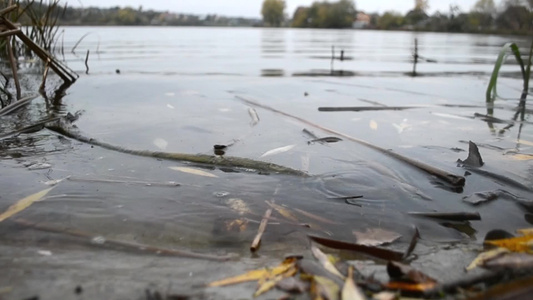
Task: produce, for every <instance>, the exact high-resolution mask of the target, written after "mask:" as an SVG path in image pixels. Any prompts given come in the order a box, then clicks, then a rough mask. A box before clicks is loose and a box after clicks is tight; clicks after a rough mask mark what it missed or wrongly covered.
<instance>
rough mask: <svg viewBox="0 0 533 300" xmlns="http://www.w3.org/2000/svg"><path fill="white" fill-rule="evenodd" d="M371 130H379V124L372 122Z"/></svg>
mask: <svg viewBox="0 0 533 300" xmlns="http://www.w3.org/2000/svg"><path fill="white" fill-rule="evenodd" d="M370 129H372V130H378V122H376V121H374V120H370Z"/></svg>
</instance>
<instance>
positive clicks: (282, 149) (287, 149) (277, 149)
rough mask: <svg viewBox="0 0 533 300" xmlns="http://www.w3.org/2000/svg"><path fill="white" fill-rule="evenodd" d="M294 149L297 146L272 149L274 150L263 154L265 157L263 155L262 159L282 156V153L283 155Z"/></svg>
mask: <svg viewBox="0 0 533 300" xmlns="http://www.w3.org/2000/svg"><path fill="white" fill-rule="evenodd" d="M294 147H296V145H288V146H284V147H279V148H276V149H272V150H269V151H267V152H265V153H263V155H261V157H266V156H270V155H276V154H280V153H283V152H287V151H290V150H291V149H292V148H294Z"/></svg>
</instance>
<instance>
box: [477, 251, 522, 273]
mask: <svg viewBox="0 0 533 300" xmlns="http://www.w3.org/2000/svg"><path fill="white" fill-rule="evenodd" d="M500 249H501V248H500ZM483 268H485V269H489V270H501V269H507V270H513V271H518V270H532V269H533V255H531V254H526V253H508V254H505V255H501V256H498V257H495V258H493V259H491V260H489V261H486V262H485V263H484V264H483Z"/></svg>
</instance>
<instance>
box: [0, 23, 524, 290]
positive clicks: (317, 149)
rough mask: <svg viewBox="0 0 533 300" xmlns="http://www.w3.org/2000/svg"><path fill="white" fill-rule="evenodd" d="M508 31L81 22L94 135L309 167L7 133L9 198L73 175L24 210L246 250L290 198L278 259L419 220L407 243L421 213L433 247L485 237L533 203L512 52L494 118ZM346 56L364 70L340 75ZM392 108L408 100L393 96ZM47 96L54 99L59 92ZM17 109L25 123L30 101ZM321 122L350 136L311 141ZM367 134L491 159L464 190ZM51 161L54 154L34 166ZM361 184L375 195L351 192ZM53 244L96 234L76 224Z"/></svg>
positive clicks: (78, 61)
mask: <svg viewBox="0 0 533 300" xmlns="http://www.w3.org/2000/svg"><path fill="white" fill-rule="evenodd" d="M84 35H85V37H84ZM415 38H416V39H418V44H419V54H420V55H421V56H422V57H423V58H424V59H425V60H424V61H422V62H420V64H419V65H418V66H417V71H418V72H419V75H420V76H417V77H411V76H407V74H408V73H409V72H411V70H412V60H411V57H412V51H413V45H414V39H415ZM80 39H82V40H81V42H79V41H80ZM508 41H516V42H518V43H519V44H521V45H525V44H526V43H525V40H523V39H522V38H517V37H502V36H487V35H466V34H436V33H411V32H379V31H352V30H338V31H337V30H293V29H237V28H159V27H142V28H127V27H120V28H118V27H73V28H66V29H65V32H64V50H65V51H64V55H63V56H62V57H63V58H64V59H65V61H66V62H67V63H68V65H69V66H70V67H71V68H72V69H74V70H75V71H76V72H78V73H79V74H80V79H79V80H78V81H77V82H76V83H75V84H74V85H73V86H71V87H70V88H69V89H68V90H67V94H66V95H65V97H64V98H63V104H64V106H63V107H62V110H63V111H69V112H72V113H74V112H76V111H80V112H81V117H80V119H79V120H78V121H76V122H75V124H76V125H77V126H78V128H79V130H80V131H81V132H83V134H84V135H85V136H88V137H91V138H94V139H97V140H101V141H105V142H107V143H110V144H113V145H117V146H120V147H124V148H127V149H136V150H149V151H165V152H173V153H186V154H209V155H213V146H214V145H217V144H218V145H220V144H222V145H232V146H231V147H229V148H228V149H227V151H226V154H225V155H228V156H234V157H243V158H249V159H254V160H260V161H266V162H271V163H275V164H278V165H283V166H286V167H289V168H292V169H297V170H301V171H304V172H306V173H307V174H309V177H306V178H302V177H297V176H289V175H276V174H270V175H264V174H262V175H258V174H256V173H253V172H252V173H250V172H246V171H243V170H238V169H230V170H228V169H224V168H216V167H210V166H205V165H197V164H191V163H187V162H177V161H171V160H164V159H155V158H149V157H138V156H134V155H129V154H123V153H119V152H116V151H110V150H108V149H103V148H101V147H98V146H91V145H88V144H86V143H82V142H79V141H77V140H73V139H68V138H64V137H62V136H60V135H58V134H57V133H54V132H52V131H49V130H43V131H40V132H38V133H34V134H28V135H20V136H18V137H14V138H11V139H8V140H4V141H3V151H4V154H3V155H2V157H3V158H2V161H1V168H2V174H5V175H3V178H2V189H3V191H4V193H3V196H2V198H0V205H1V207H2V209H3V208H4V207H7V206H9V205H10V204H12V203H14V202H15V201H16V200H17V199H21V198H23V197H25V196H27V195H29V194H32V193H34V192H37V191H39V190H42V189H45V188H47V187H48V186H47V185H46V183H49V182H50V181H51V180H58V179H65V180H64V181H61V182H60V183H59V184H57V185H56V186H55V187H54V189H53V190H52V191H51V192H50V194H49V196H47V198H45V200H43V201H41V202H39V203H38V204H35V205H33V206H32V207H30V208H29V209H27V210H25V211H24V212H22V213H21V214H20V217H23V218H24V219H29V220H38V221H39V222H43V223H44V224H47V226H52V227H54V226H55V227H59V228H63V229H65V230H76V231H82V232H85V233H87V235H90V236H104V237H105V238H108V239H115V240H120V241H125V242H131V243H139V244H144V245H153V246H158V247H166V248H180V249H181V248H185V249H195V250H196V251H199V252H208V253H227V252H235V253H238V254H239V255H241V257H248V256H249V254H248V253H249V250H248V248H249V245H250V243H251V240H252V239H253V236H254V235H255V233H256V230H257V227H258V223H259V221H260V220H261V217H262V215H263V213H264V212H265V210H266V209H268V208H269V207H275V206H272V202H271V201H274V202H275V204H277V205H280V207H281V208H280V207H278V209H277V210H275V212H274V219H273V221H272V224H271V225H269V227H268V229H267V231H266V232H265V235H264V240H263V245H262V248H261V252H260V253H261V255H265V256H267V257H279V256H283V255H284V254H286V253H289V252H298V251H303V250H304V249H306V247H307V244H308V242H307V239H306V234H310V233H311V234H318V235H326V236H328V237H332V238H338V239H343V240H353V239H354V235H353V231H364V230H365V229H369V228H383V229H386V230H390V231H395V232H397V233H398V234H400V235H402V237H401V238H400V240H398V241H397V242H395V244H394V245H393V246H392V247H393V248H394V247H396V248H401V249H403V248H405V247H406V246H407V244H408V243H409V242H410V239H411V237H412V235H413V228H414V227H415V226H416V227H417V228H418V230H419V231H420V233H421V237H422V241H421V243H426V246H427V245H428V244H431V243H440V242H444V241H462V242H466V243H471V244H474V245H475V244H478V243H479V241H480V240H482V238H483V236H484V234H485V233H486V232H487V231H489V230H492V229H505V230H509V231H514V230H515V229H517V228H521V227H528V226H530V225H531V220H532V219H533V218H532V216H531V201H532V199H533V198H532V192H531V189H532V188H533V187H532V186H531V182H532V180H533V165H532V163H531V159H532V158H533V130H532V128H531V110H528V111H527V113H526V115H525V119H524V121H522V122H514V121H512V118H513V115H514V113H515V107H516V104H517V98H518V97H519V96H520V91H521V82H520V80H518V79H517V78H518V77H517V75H519V69H518V67H517V66H516V65H513V64H511V62H512V61H510V60H509V64H508V65H506V66H504V68H503V69H502V72H503V75H504V76H503V77H502V78H501V79H500V81H499V86H498V93H499V96H500V99H498V100H497V102H496V109H495V112H494V117H496V118H498V120H494V119H489V118H486V117H483V115H485V114H487V108H486V106H485V99H484V95H485V89H486V85H487V83H488V79H489V77H490V73H491V71H492V68H493V62H494V61H495V59H496V56H497V54H498V52H499V50H500V48H501V46H502V45H503V44H504V43H506V42H508ZM78 42H79V43H78ZM332 47H334V49H335V50H334V51H335V52H334V55H335V56H336V57H339V55H340V51H341V50H342V51H344V54H343V55H344V57H343V58H344V59H343V61H340V60H338V59H336V60H334V61H333V63H332V61H331V57H332ZM73 48H75V49H73ZM71 50H73V51H71ZM87 53H89V57H88V61H87V66H86V64H85V60H86V56H87ZM87 67H88V69H87ZM332 70H334V71H337V72H336V73H335V74H340V73H339V71H342V75H349V76H342V77H339V76H330V75H331V71H332ZM49 88H50V87H49ZM243 99H244V101H243ZM246 100H251V101H253V102H255V103H259V104H261V105H262V106H257V105H253V104H251V102H246ZM265 106H268V107H266V108H265ZM392 106H402V107H409V109H404V110H386V109H385V110H383V108H386V107H392ZM320 107H367V108H368V107H370V108H381V109H382V110H372V109H370V110H366V111H343V112H325V111H323V110H319V108H320ZM32 110H33V111H34V112H33V113H34V115H35V114H37V115H38V114H42V112H43V111H46V106H45V105H44V104H43V101H42V99H41V101H40V102H39V101H37V102H36V104H35V107H33V108H32ZM7 120H10V121H11V122H13V124H18V123H17V122H19V123H20V120H18V119H17V116H13V117H11V118H8V119H7ZM6 122H8V121H6ZM304 129H306V130H307V131H310V132H313V133H314V134H315V135H316V136H317V137H328V136H335V137H342V139H343V140H342V141H340V142H337V143H331V144H330V143H323V144H322V143H310V142H309V141H310V140H312V139H313V138H312V137H310V136H309V134H306V133H305V132H304V131H303V130H304ZM346 137H349V138H346ZM351 138H353V139H352V140H350V139H351ZM355 139H360V140H364V141H366V142H368V143H371V144H374V145H376V146H378V147H381V148H384V149H390V150H392V151H394V152H395V153H399V154H401V155H404V156H406V157H409V158H412V159H416V160H418V161H422V162H424V163H426V164H428V165H431V166H433V167H436V168H439V169H441V170H444V171H446V172H450V173H453V174H456V175H461V176H462V175H465V173H466V171H467V170H465V169H464V168H463V167H461V166H459V165H458V164H457V162H456V161H457V159H465V158H466V157H467V155H468V152H467V151H468V141H470V140H471V141H473V142H475V143H477V144H478V146H479V147H480V152H481V155H482V157H483V159H484V162H485V165H484V166H483V167H482V168H481V170H482V171H484V172H475V171H476V170H474V171H472V170H469V171H470V172H468V173H471V175H469V176H467V179H466V185H465V187H464V188H463V189H459V190H453V189H450V188H447V187H446V185H443V184H442V182H440V181H439V180H438V179H436V178H434V177H433V176H431V175H429V174H427V173H425V172H422V171H419V170H417V169H415V168H413V167H412V166H410V165H408V164H405V163H404V162H402V161H399V160H397V159H395V158H393V157H390V156H387V155H384V154H382V153H380V152H378V151H376V150H374V149H371V148H368V147H366V146H364V145H362V144H361V143H358V142H354V141H353V140H355ZM36 163H40V164H41V166H43V165H44V166H45V167H44V168H43V169H36V168H32V166H34V165H35V164H36ZM176 168H181V169H176ZM183 168H192V169H194V170H196V171H194V172H191V171H190V169H183ZM180 170H181V171H180ZM184 170H185V171H184ZM187 170H189V171H187ZM198 170H201V171H203V172H207V173H208V174H209V175H207V176H206V174H205V173H202V174H203V175H202V174H200V173H199V172H198ZM487 174H493V175H494V176H490V175H487ZM169 183H179V186H176V185H172V184H170V185H169ZM498 190H503V191H505V193H504V194H503V195H504V196H502V197H500V199H497V200H494V201H491V202H488V203H483V204H481V205H472V204H470V203H468V202H466V201H465V199H464V198H465V197H467V196H469V195H472V194H474V193H477V192H485V191H498ZM509 195H511V196H509ZM351 196H363V197H362V198H355V199H354V200H353V201H352V202H351V203H346V202H345V201H344V200H342V199H341V200H340V199H338V197H351ZM287 211H288V212H289V214H288V213H287ZM411 212H479V213H480V215H481V218H482V220H481V221H473V222H459V223H456V222H436V221H432V220H428V219H423V218H416V217H412V216H411V215H409V214H407V213H411ZM302 224H305V225H306V226H302ZM2 233H3V234H4V236H5V239H6V240H7V241H8V242H10V243H12V244H13V245H18V244H29V245H33V246H35V245H36V244H37V245H41V244H39V243H38V242H36V240H38V239H39V234H37V233H36V234H35V236H33V235H30V236H29V237H27V236H24V235H23V236H22V237H21V236H19V235H17V231H12V229H11V228H7V229H6V228H4V229H2ZM47 245H48V247H49V248H53V249H56V248H57V247H62V248H63V249H70V248H73V249H78V247H80V246H79V245H78V243H77V242H76V241H71V240H65V238H64V237H63V239H59V240H57V239H51V241H50V242H49V244H47ZM54 247H56V248H54ZM92 251H95V250H94V249H93V250H92ZM418 254H419V255H423V254H424V253H418ZM425 254H427V253H425ZM65 255H66V254H65ZM119 261H120V260H119ZM14 267H15V266H13V268H14ZM436 272H437V273H436V274H434V276H436V277H437V276H441V275H443V274H440V273H438V271H436ZM441 272H443V271H441ZM445 273H446V272H445ZM213 274H215V273H213ZM446 274H453V273H449V272H448V273H446ZM211 276H213V275H211ZM21 280H22V279H21Z"/></svg>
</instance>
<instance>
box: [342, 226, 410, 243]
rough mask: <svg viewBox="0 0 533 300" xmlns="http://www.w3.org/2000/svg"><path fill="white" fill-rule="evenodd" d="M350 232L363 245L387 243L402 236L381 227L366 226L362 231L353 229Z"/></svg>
mask: <svg viewBox="0 0 533 300" xmlns="http://www.w3.org/2000/svg"><path fill="white" fill-rule="evenodd" d="M352 233H353V235H355V238H356V239H357V240H356V243H357V244H359V245H365V246H379V245H383V244H389V243H392V242H394V241H396V240H397V239H399V238H401V237H402V235H401V234H398V233H396V232H392V231H388V230H385V229H381V228H367V229H366V230H365V231H364V232H359V231H356V230H354V231H352Z"/></svg>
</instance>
